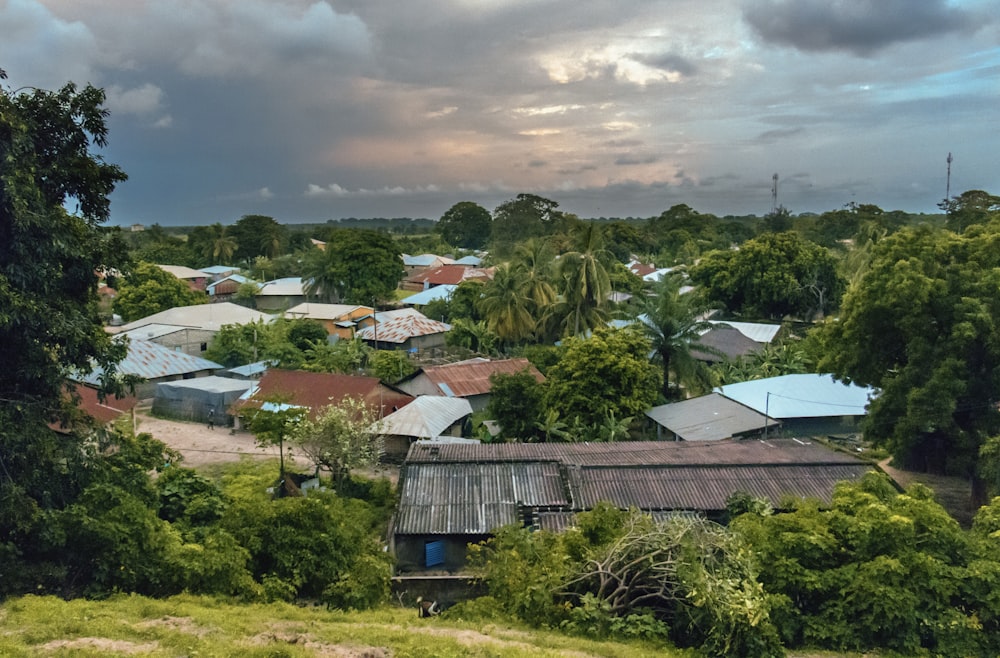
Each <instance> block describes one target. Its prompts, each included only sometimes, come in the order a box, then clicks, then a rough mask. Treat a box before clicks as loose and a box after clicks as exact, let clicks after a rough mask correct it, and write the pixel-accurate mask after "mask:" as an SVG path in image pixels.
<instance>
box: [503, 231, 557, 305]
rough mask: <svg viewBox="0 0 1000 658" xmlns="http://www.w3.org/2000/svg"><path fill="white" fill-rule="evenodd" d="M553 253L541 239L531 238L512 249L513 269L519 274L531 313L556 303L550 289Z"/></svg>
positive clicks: (552, 291)
mask: <svg viewBox="0 0 1000 658" xmlns="http://www.w3.org/2000/svg"><path fill="white" fill-rule="evenodd" d="M554 262H555V253H554V252H553V251H552V248H551V247H550V246H549V244H548V242H547V241H546V240H544V239H542V238H531V239H530V240H526V241H525V242H522V243H520V244H518V245H517V247H515V249H514V259H513V261H512V263H513V267H514V269H515V270H516V271H518V272H519V273H520V274H521V278H522V281H523V290H524V295H525V297H527V298H528V299H529V300H531V303H532V305H533V306H534V308H533V309H532V312H533V313H537V314H540V313H541V312H542V310H543V309H545V308H547V307H548V306H550V305H552V304H553V303H555V301H556V290H555V288H553V287H552V266H553V263H554Z"/></svg>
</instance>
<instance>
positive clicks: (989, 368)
mask: <svg viewBox="0 0 1000 658" xmlns="http://www.w3.org/2000/svg"><path fill="white" fill-rule="evenodd" d="M998 246H1000V224H996V223H993V224H988V225H981V226H973V227H970V228H969V229H967V230H966V231H965V233H963V234H962V235H957V234H955V233H952V232H950V231H944V230H933V229H930V228H928V227H920V228H908V229H903V230H902V231H900V232H898V233H896V234H894V235H892V236H889V237H888V238H885V239H884V240H882V241H881V242H879V243H878V244H877V245H875V248H874V255H873V259H872V263H871V266H870V267H869V269H868V271H867V273H866V274H865V275H864V276H863V277H862V278H861V279H860V281H859V282H858V283H857V284H856V285H854V286H852V288H851V290H850V291H849V292H848V294H847V295H846V296H845V299H844V304H843V306H842V308H841V312H840V317H839V318H838V320H836V321H830V322H827V323H826V324H825V325H824V326H823V327H822V328H821V332H820V337H821V341H822V343H823V345H824V348H825V349H824V350H823V355H824V356H823V357H822V358H821V360H820V363H819V366H818V367H819V368H820V369H821V370H822V371H825V372H832V373H834V374H835V375H836V376H837V377H838V378H841V379H845V380H848V381H853V382H856V383H858V384H861V385H867V386H873V387H875V388H877V389H878V390H879V394H878V395H877V396H876V397H875V399H874V400H872V402H871V404H870V405H869V409H868V415H867V417H866V421H865V436H866V438H870V439H871V440H873V441H875V442H877V443H878V444H880V445H883V446H885V447H887V448H888V449H889V450H890V451H891V452H892V453H893V455H894V456H895V457H896V459H897V461H898V463H899V464H901V465H903V466H904V467H908V468H915V469H918V470H935V471H936V470H940V469H944V470H946V471H947V472H950V473H955V474H960V475H964V476H972V475H974V474H975V463H976V461H977V458H978V449H979V446H980V444H981V443H982V442H983V441H984V440H985V438H986V437H988V436H993V435H996V434H1000V418H998V414H997V410H996V400H997V399H998V397H1000V378H998V373H1000V343H998V342H997V335H998V329H1000V327H998V326H997V322H998V318H1000V296H998V295H997V293H996V291H997V290H998V289H1000V249H998Z"/></svg>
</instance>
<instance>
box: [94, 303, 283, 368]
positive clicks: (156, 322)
mask: <svg viewBox="0 0 1000 658" xmlns="http://www.w3.org/2000/svg"><path fill="white" fill-rule="evenodd" d="M272 320H273V318H272V317H271V316H270V315H267V314H266V313H261V312H260V311H255V310H253V309H249V308H247V307H245V306H240V305H239V304H232V303H230V302H222V303H218V304H195V305H194V306H177V307H175V308H172V309H168V310H166V311H161V312H159V313H154V314H153V315H150V316H147V317H144V318H141V319H139V320H135V321H133V322H129V323H128V324H125V325H122V326H121V327H114V328H112V329H114V330H115V331H116V333H119V334H122V335H125V336H128V337H129V338H130V339H132V340H148V341H151V342H154V343H156V344H158V345H162V346H164V347H168V348H170V349H174V350H181V351H183V352H184V353H186V354H190V355H192V356H200V355H202V354H203V353H204V352H205V351H206V350H207V349H208V346H209V344H210V343H211V342H212V339H213V338H215V334H217V333H218V332H219V330H220V329H222V327H224V326H226V325H230V324H252V323H254V322H271V321H272Z"/></svg>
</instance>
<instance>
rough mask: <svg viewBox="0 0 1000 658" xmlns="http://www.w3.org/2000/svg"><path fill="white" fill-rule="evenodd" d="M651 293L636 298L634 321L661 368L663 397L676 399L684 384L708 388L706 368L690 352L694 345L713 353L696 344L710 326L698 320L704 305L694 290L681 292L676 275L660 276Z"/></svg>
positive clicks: (705, 347)
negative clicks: (650, 345)
mask: <svg viewBox="0 0 1000 658" xmlns="http://www.w3.org/2000/svg"><path fill="white" fill-rule="evenodd" d="M653 292H654V294H653V295H651V296H646V297H643V298H642V299H640V300H639V304H638V307H637V308H638V313H639V315H638V320H639V325H640V326H641V327H642V330H643V332H644V333H645V334H646V337H647V338H649V341H650V343H651V344H652V347H653V350H654V352H655V358H656V359H658V360H659V361H660V364H661V365H662V367H663V397H664V398H666V399H667V400H673V399H677V398H679V397H680V396H681V390H682V388H685V387H687V388H693V389H701V388H706V387H710V384H711V382H710V373H709V370H708V367H707V366H706V365H705V364H704V363H703V362H701V361H699V360H698V359H696V358H695V357H694V355H693V354H692V350H693V348H695V347H697V349H698V350H699V351H701V352H710V353H712V354H715V353H716V350H714V348H710V347H707V346H704V345H697V343H698V338H699V337H700V336H701V334H702V333H704V332H705V331H706V330H707V329H710V328H711V326H712V325H711V323H710V322H707V321H706V320H704V319H702V318H703V316H704V313H705V311H706V310H707V308H708V307H707V306H705V305H704V304H703V303H702V302H701V300H700V298H699V297H698V296H697V295H696V294H695V293H686V294H684V293H681V279H680V277H678V276H665V277H663V278H662V279H661V280H660V281H659V282H658V283H657V284H656V285H655V286H654V288H653ZM671 375H672V376H673V377H671Z"/></svg>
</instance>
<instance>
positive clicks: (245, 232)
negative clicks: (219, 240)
mask: <svg viewBox="0 0 1000 658" xmlns="http://www.w3.org/2000/svg"><path fill="white" fill-rule="evenodd" d="M226 233H227V234H228V235H229V237H231V238H232V239H233V240H235V241H236V250H235V252H234V257H235V258H236V260H237V261H239V262H240V263H248V264H249V263H251V262H252V261H253V259H255V258H257V257H258V256H266V257H268V258H276V257H278V256H280V255H281V254H282V253H284V250H285V244H286V243H287V240H288V235H287V231H286V230H285V227H284V226H282V225H281V224H279V223H278V222H276V221H275V220H274V218H273V217H267V216H266V215H244V216H243V217H240V218H239V220H237V221H236V223H235V224H233V225H232V226H230V227H229V228H228V229H227V230H226Z"/></svg>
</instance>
